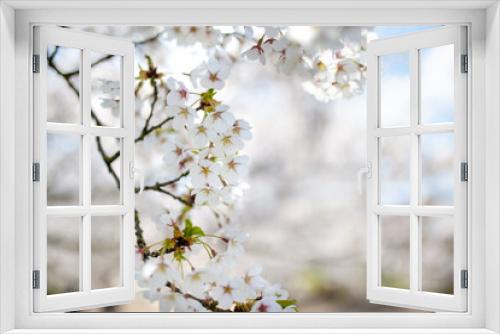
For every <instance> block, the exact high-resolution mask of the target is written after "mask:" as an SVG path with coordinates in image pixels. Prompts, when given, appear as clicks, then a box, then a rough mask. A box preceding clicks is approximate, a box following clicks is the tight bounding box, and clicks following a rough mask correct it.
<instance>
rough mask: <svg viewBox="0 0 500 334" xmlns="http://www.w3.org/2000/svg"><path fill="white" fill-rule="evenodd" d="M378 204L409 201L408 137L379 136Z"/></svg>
mask: <svg viewBox="0 0 500 334" xmlns="http://www.w3.org/2000/svg"><path fill="white" fill-rule="evenodd" d="M379 143H380V144H379V145H380V163H379V175H380V204H406V205H407V204H409V203H410V137H409V136H400V137H383V138H380V142H379Z"/></svg>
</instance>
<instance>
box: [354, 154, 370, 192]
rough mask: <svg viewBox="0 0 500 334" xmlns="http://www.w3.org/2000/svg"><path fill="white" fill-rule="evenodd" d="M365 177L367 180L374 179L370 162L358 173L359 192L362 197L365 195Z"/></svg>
mask: <svg viewBox="0 0 500 334" xmlns="http://www.w3.org/2000/svg"><path fill="white" fill-rule="evenodd" d="M365 175H366V178H367V179H369V178H371V177H372V163H371V162H370V161H368V162H367V163H366V167H363V168H360V170H359V171H358V175H357V179H358V192H359V194H360V195H363V176H365Z"/></svg>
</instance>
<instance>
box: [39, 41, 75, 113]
mask: <svg viewBox="0 0 500 334" xmlns="http://www.w3.org/2000/svg"><path fill="white" fill-rule="evenodd" d="M81 54H82V50H80V49H73V48H66V47H62V46H57V47H54V46H50V45H49V46H48V49H47V58H48V60H49V61H48V71H47V121H49V122H59V123H80V122H81V117H80V101H79V97H78V92H79V91H80V60H81ZM55 68H57V69H58V70H59V71H61V72H62V73H65V74H68V73H71V74H68V76H66V77H63V76H61V75H59V74H58V73H57V72H56V69H55Z"/></svg>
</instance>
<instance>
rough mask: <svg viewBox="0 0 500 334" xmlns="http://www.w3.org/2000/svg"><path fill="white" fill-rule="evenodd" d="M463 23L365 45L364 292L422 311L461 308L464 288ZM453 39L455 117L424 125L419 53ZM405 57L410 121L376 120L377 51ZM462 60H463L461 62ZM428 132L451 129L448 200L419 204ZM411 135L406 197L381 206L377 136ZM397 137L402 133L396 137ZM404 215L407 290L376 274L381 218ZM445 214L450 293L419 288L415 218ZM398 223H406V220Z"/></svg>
mask: <svg viewBox="0 0 500 334" xmlns="http://www.w3.org/2000/svg"><path fill="white" fill-rule="evenodd" d="M466 41H467V29H466V27H464V26H451V27H436V28H433V29H429V30H426V31H420V32H415V33H411V34H406V35H403V36H396V37H392V38H385V39H379V40H375V41H372V42H371V43H369V45H368V52H367V54H368V55H367V58H368V61H367V62H368V74H367V76H368V81H367V95H368V106H367V109H368V110H367V112H368V115H367V124H368V125H367V151H368V166H372V167H371V168H372V170H371V172H370V174H371V177H370V178H369V179H367V185H366V192H367V255H366V257H367V297H368V299H369V300H370V301H371V302H374V303H380V304H386V305H394V306H402V307H409V308H412V307H413V308H417V309H422V310H431V311H432V310H437V311H439V310H441V311H443V310H448V311H457V312H464V311H466V310H467V289H465V288H463V287H462V286H461V285H462V284H461V280H462V277H461V276H462V270H467V183H468V182H467V181H465V180H462V179H461V178H462V175H461V174H462V171H461V164H462V163H467V77H468V74H469V73H462V66H464V65H462V56H463V55H467V45H466ZM450 44H451V45H453V81H454V101H453V105H454V111H453V113H454V120H453V122H451V123H437V124H422V122H421V121H420V118H421V116H420V111H421V110H420V102H419V101H420V86H421V85H423V84H425V83H423V82H421V78H420V74H419V73H420V68H421V65H420V61H419V57H420V56H419V53H420V50H421V49H425V48H432V47H439V46H443V45H450ZM403 52H404V53H406V54H408V59H409V68H408V71H409V72H408V73H409V81H410V85H409V90H410V91H409V92H408V93H409V96H410V101H409V102H410V106H409V114H410V117H409V124H408V126H398V127H382V125H381V124H380V123H381V121H380V120H381V115H380V114H381V113H382V110H381V109H380V85H381V82H380V62H379V59H380V57H383V56H385V55H391V54H398V53H403ZM466 66H468V64H467V65H466ZM429 133H440V134H441V133H451V134H453V135H454V139H453V143H454V147H453V148H454V154H453V170H452V174H453V190H452V191H453V195H454V196H453V197H454V205H450V206H444V205H439V206H437V205H423V204H421V181H422V173H421V163H422V162H421V161H420V156H421V144H420V140H421V136H420V135H423V134H429ZM398 136H404V137H406V138H408V139H409V152H408V153H409V154H408V159H409V161H408V164H409V178H408V183H409V203H408V205H387V204H383V203H381V202H380V197H381V192H380V187H381V186H380V177H379V176H380V140H381V138H398ZM399 138H400V137H399ZM391 215H392V216H400V217H408V222H409V224H408V225H409V226H408V227H409V230H408V232H409V260H410V263H409V273H408V274H409V275H408V276H409V277H408V278H409V289H398V288H392V287H385V286H382V284H381V276H382V270H381V267H382V254H381V246H382V242H383V241H382V240H381V239H382V237H381V228H380V227H381V224H383V223H382V220H381V219H383V217H388V216H391ZM439 216H441V217H449V218H451V219H452V222H453V235H452V237H453V264H452V267H453V292H454V293H453V294H442V293H433V292H426V291H423V290H422V277H423V276H422V270H423V268H422V262H421V261H422V256H421V255H422V229H421V226H422V222H421V221H420V219H421V217H439ZM401 223H403V224H404V221H402V222H401Z"/></svg>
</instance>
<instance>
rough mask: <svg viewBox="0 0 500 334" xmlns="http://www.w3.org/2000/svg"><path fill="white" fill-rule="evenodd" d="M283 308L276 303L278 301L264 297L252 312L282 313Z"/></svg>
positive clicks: (254, 306)
mask: <svg viewBox="0 0 500 334" xmlns="http://www.w3.org/2000/svg"><path fill="white" fill-rule="evenodd" d="M281 311H282V308H281V306H280V304H278V303H277V302H276V299H274V298H270V297H264V298H262V299H261V300H259V301H257V302H256V303H255V304H254V305H253V306H252V312H281Z"/></svg>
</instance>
